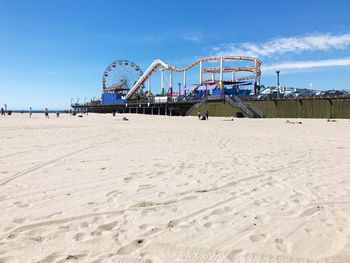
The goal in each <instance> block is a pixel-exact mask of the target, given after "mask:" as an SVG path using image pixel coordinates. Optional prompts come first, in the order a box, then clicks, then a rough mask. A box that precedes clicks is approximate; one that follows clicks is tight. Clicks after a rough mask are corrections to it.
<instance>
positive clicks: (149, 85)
mask: <svg viewBox="0 0 350 263" xmlns="http://www.w3.org/2000/svg"><path fill="white" fill-rule="evenodd" d="M148 96H149V97H150V96H151V76H149V77H148Z"/></svg>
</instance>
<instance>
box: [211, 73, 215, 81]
mask: <svg viewBox="0 0 350 263" xmlns="http://www.w3.org/2000/svg"><path fill="white" fill-rule="evenodd" d="M211 80H212V81H214V80H215V73H214V72H212V73H211Z"/></svg>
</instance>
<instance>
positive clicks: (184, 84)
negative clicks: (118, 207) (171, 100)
mask: <svg viewBox="0 0 350 263" xmlns="http://www.w3.org/2000/svg"><path fill="white" fill-rule="evenodd" d="M184 88H186V70H184ZM184 96H185V97H186V90H184Z"/></svg>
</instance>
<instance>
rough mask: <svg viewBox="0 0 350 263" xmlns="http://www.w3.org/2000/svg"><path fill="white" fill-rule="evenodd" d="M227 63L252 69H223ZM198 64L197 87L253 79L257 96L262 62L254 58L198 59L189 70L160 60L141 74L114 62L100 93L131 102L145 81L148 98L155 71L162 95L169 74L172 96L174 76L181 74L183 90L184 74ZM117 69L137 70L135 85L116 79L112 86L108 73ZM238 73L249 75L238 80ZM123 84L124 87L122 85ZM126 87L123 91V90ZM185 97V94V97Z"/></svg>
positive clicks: (224, 57) (118, 62) (105, 77)
mask: <svg viewBox="0 0 350 263" xmlns="http://www.w3.org/2000/svg"><path fill="white" fill-rule="evenodd" d="M215 61H219V62H220V66H219V67H206V68H204V63H205V62H215ZM226 61H241V62H250V63H251V65H250V66H247V67H235V66H224V64H225V62H226ZM198 64H199V83H200V85H202V84H206V83H210V82H211V83H219V84H220V88H222V87H223V83H230V84H239V83H240V82H242V81H245V80H250V79H254V93H255V94H256V87H257V86H260V76H261V61H260V60H259V59H257V58H253V57H244V56H217V57H208V58H202V59H199V60H197V61H195V62H193V63H192V64H190V65H189V66H187V67H185V68H181V69H180V68H176V67H175V66H171V65H169V64H167V63H165V62H163V61H162V60H160V59H156V60H154V61H153V62H152V64H151V65H150V66H149V67H148V68H147V70H146V71H145V72H144V73H142V71H141V69H139V67H138V66H137V65H136V64H134V63H133V62H128V61H126V60H123V61H116V62H113V63H112V64H111V65H110V66H109V67H107V69H106V71H105V73H104V78H103V92H104V93H106V92H107V93H118V92H121V94H122V96H123V98H124V99H127V100H129V99H132V98H133V96H135V94H136V93H137V92H138V91H139V90H140V89H143V88H144V85H145V83H146V81H147V80H148V92H147V94H149V95H150V94H151V90H150V89H151V88H150V78H151V75H152V74H153V73H155V72H157V71H161V88H162V91H164V87H165V85H164V72H165V71H169V74H170V81H169V82H170V84H169V86H170V87H169V88H170V90H171V93H172V87H173V84H172V82H173V77H172V76H173V75H172V73H173V72H183V74H184V75H183V78H184V82H183V86H184V90H186V86H187V85H186V73H187V71H188V70H189V69H191V68H193V67H194V66H196V65H198ZM118 65H123V66H124V65H130V66H133V67H134V68H135V69H136V70H139V71H138V72H137V73H139V74H137V76H138V79H137V80H136V79H135V81H134V85H132V87H131V85H130V82H131V81H128V80H127V78H126V77H125V76H121V77H119V76H118V80H116V81H117V82H118V83H117V84H116V83H112V82H111V81H109V80H108V79H107V78H109V76H110V75H111V74H110V73H111V71H112V72H113V70H114V69H117V68H118ZM237 72H245V73H247V72H248V73H252V74H249V75H246V76H242V77H238V78H236V77H235V76H236V73H237ZM205 73H209V74H211V78H210V79H205V80H204V79H203V75H204V74H205ZM224 73H231V74H232V77H231V78H230V80H225V79H224ZM216 74H219V78H216ZM108 81H109V82H110V84H111V85H110V86H106V83H108ZM124 83H125V85H124ZM126 83H129V85H128V86H126ZM123 86H125V87H126V88H122V87H123ZM185 94H186V93H185Z"/></svg>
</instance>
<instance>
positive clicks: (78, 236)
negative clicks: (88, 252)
mask: <svg viewBox="0 0 350 263" xmlns="http://www.w3.org/2000/svg"><path fill="white" fill-rule="evenodd" d="M84 237H85V234H84V233H77V234H75V235H74V236H73V239H74V240H75V241H82V240H83V239H84Z"/></svg>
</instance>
